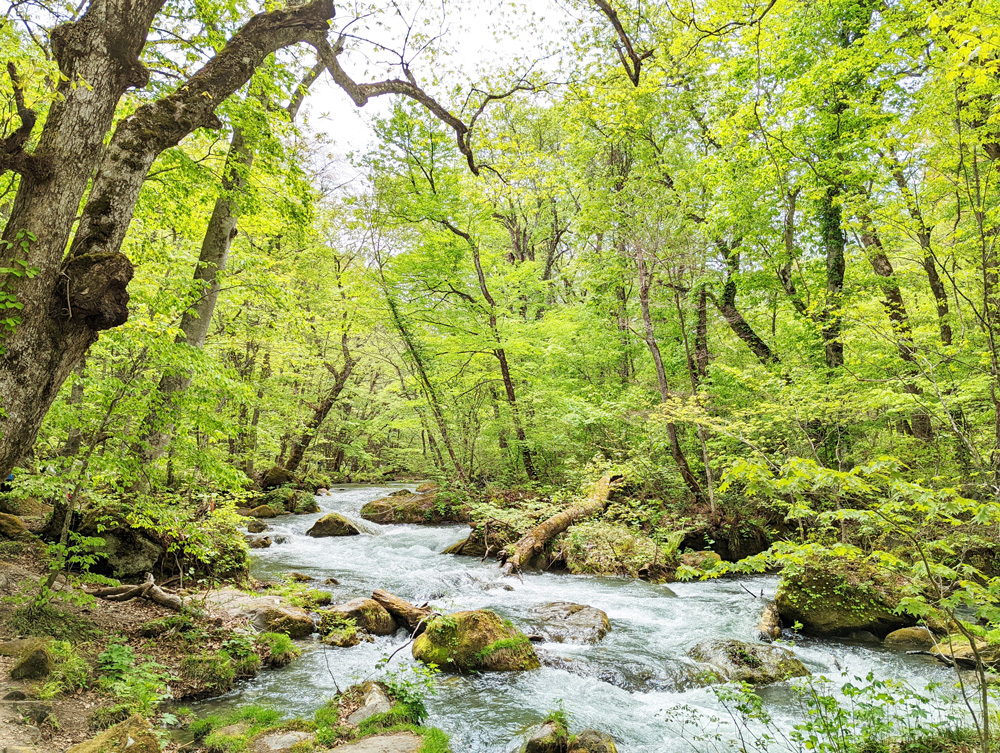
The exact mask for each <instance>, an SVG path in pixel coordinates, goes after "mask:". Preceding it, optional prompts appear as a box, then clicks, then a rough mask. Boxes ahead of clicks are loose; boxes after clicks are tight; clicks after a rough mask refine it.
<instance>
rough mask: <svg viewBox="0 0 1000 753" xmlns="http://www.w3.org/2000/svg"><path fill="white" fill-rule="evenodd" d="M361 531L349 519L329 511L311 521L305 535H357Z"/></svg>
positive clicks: (319, 536) (321, 536) (316, 536)
mask: <svg viewBox="0 0 1000 753" xmlns="http://www.w3.org/2000/svg"><path fill="white" fill-rule="evenodd" d="M360 533H361V531H359V530H358V528H357V526H355V525H354V524H353V523H352V522H351V521H349V520H348V519H347V518H345V517H344V516H343V515H341V514H339V513H335V512H331V513H329V514H327V515H324V516H323V517H322V518H320V519H319V520H317V521H316V522H315V523H313V526H312V528H310V529H309V530H308V531H306V535H307V536H312V537H313V538H316V539H318V538H325V537H327V536H357V535H359V534H360Z"/></svg>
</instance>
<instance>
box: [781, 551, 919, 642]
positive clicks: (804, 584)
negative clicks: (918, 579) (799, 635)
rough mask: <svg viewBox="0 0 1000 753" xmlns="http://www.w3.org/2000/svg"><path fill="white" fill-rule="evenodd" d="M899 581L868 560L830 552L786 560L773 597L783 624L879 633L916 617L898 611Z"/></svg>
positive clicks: (826, 631) (827, 631) (822, 631)
mask: <svg viewBox="0 0 1000 753" xmlns="http://www.w3.org/2000/svg"><path fill="white" fill-rule="evenodd" d="M902 596H903V590H902V586H901V584H900V583H898V582H896V581H895V579H894V578H893V577H892V576H891V575H889V574H887V573H885V572H883V571H879V570H877V569H876V568H874V567H873V566H872V565H870V564H869V563H867V562H864V561H862V560H856V559H847V558H835V559H829V560H811V561H808V562H804V563H802V564H797V565H795V566H789V567H786V568H785V569H784V571H782V573H781V582H780V583H779V584H778V591H777V593H776V594H775V597H774V600H775V603H776V604H777V606H778V612H779V613H780V614H781V619H782V621H783V623H784V624H786V625H794V624H795V623H799V624H801V626H802V631H803V632H804V633H808V634H811V635H820V636H849V635H851V634H852V633H858V632H861V631H867V632H869V633H873V634H874V635H876V636H877V637H878V638H880V639H881V638H884V637H885V636H886V635H888V634H889V633H891V632H892V631H893V630H898V629H900V628H904V627H910V626H912V625H914V624H915V623H916V620H915V619H914V618H913V617H911V616H910V615H907V614H901V613H899V612H898V609H899V605H900V599H901V598H902Z"/></svg>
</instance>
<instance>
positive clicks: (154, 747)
mask: <svg viewBox="0 0 1000 753" xmlns="http://www.w3.org/2000/svg"><path fill="white" fill-rule="evenodd" d="M126 751H127V752H128V753H160V742H159V740H157V739H156V735H155V734H154V733H153V728H152V726H150V724H149V722H147V721H146V720H145V719H143V718H142V717H141V716H139V715H138V714H136V715H134V716H130V717H129V718H128V719H126V720H125V721H124V722H122V723H121V724H116V725H115V726H114V727H112V728H111V729H108V730H105V731H104V732H102V733H101V734H99V735H98V736H97V737H95V738H93V739H91V740H88V741H87V742H85V743H80V744H79V745H74V746H73V747H72V748H70V749H68V750H67V751H66V753H126Z"/></svg>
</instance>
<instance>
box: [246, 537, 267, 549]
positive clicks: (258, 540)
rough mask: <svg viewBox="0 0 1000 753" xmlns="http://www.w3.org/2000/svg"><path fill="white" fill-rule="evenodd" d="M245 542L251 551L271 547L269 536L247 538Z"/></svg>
mask: <svg viewBox="0 0 1000 753" xmlns="http://www.w3.org/2000/svg"><path fill="white" fill-rule="evenodd" d="M246 540H247V545H248V546H249V547H250V548H251V549H267V548H268V547H269V546H271V537H270V536H247V537H246Z"/></svg>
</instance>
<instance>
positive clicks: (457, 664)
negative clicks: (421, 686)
mask: <svg viewBox="0 0 1000 753" xmlns="http://www.w3.org/2000/svg"><path fill="white" fill-rule="evenodd" d="M413 658H414V659H417V660H418V661H422V662H424V663H425V664H437V665H438V666H439V667H440V668H441V669H443V670H446V671H451V672H466V671H487V672H513V671H518V670H525V669H537V668H538V667H540V666H541V664H540V663H539V661H538V656H536V655H535V650H534V648H532V646H531V641H529V640H528V636H526V635H525V634H524V633H522V632H521V631H520V630H518V629H517V628H515V627H514V626H513V625H511V624H510V623H509V622H505V621H504V620H501V619H500V617H499V616H497V615H496V614H495V613H494V612H491V611H489V610H487V609H481V610H476V611H470V612H455V613H454V614H450V615H446V616H443V617H435V618H433V619H432V620H431V621H430V622H429V623H428V625H427V629H426V630H425V631H424V632H423V633H422V634H421V635H420V636H418V637H417V639H416V641H414V643H413Z"/></svg>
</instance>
